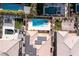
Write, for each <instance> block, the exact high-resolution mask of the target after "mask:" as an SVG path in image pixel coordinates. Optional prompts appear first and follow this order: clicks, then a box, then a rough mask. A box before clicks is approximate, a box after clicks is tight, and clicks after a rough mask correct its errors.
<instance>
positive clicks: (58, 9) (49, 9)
mask: <svg viewBox="0 0 79 59" xmlns="http://www.w3.org/2000/svg"><path fill="white" fill-rule="evenodd" d="M67 9H68V4H65V3H41V4H40V3H38V4H37V13H38V15H45V16H65V15H66V14H67V13H68V10H67Z"/></svg>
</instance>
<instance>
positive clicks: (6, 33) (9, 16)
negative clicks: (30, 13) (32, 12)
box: [0, 3, 24, 39]
mask: <svg viewBox="0 0 79 59" xmlns="http://www.w3.org/2000/svg"><path fill="white" fill-rule="evenodd" d="M0 12H1V13H0V16H1V17H2V38H6V39H13V37H15V36H17V37H18V33H17V31H16V29H15V27H16V20H19V21H20V20H21V19H22V21H23V17H22V16H21V15H23V13H24V5H23V4H12V3H10V4H8V3H4V4H2V3H1V4H0Z"/></svg>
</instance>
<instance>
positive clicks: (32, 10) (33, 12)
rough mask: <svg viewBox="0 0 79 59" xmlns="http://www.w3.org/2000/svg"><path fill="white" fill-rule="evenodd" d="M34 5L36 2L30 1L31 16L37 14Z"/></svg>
mask: <svg viewBox="0 0 79 59" xmlns="http://www.w3.org/2000/svg"><path fill="white" fill-rule="evenodd" d="M36 6H37V4H36V3H32V4H31V15H32V16H36V15H37V10H36Z"/></svg>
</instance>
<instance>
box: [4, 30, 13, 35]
mask: <svg viewBox="0 0 79 59" xmlns="http://www.w3.org/2000/svg"><path fill="white" fill-rule="evenodd" d="M13 33H14V31H13V30H12V29H5V34H13Z"/></svg>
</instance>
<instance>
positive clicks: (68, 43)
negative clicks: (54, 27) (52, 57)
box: [56, 31, 79, 56]
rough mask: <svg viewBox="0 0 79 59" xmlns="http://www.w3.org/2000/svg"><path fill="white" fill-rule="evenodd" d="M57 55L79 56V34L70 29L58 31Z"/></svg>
mask: <svg viewBox="0 0 79 59" xmlns="http://www.w3.org/2000/svg"><path fill="white" fill-rule="evenodd" d="M56 37H57V39H56V40H57V41H56V42H57V45H56V47H57V48H56V52H57V53H56V55H57V56H79V52H78V50H79V36H77V34H76V33H69V32H68V31H58V32H57V35H56Z"/></svg>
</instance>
